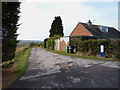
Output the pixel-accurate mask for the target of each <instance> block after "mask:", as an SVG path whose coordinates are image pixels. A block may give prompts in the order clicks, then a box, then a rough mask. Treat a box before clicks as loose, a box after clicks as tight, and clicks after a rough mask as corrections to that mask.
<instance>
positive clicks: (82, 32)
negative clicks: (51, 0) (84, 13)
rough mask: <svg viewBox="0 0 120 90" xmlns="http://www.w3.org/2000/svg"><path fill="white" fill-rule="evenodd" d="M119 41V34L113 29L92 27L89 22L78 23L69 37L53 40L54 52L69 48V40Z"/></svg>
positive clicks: (101, 26) (100, 26) (99, 26)
mask: <svg viewBox="0 0 120 90" xmlns="http://www.w3.org/2000/svg"><path fill="white" fill-rule="evenodd" d="M107 38H109V39H111V38H118V39H120V32H119V31H118V30H116V29H115V28H114V27H108V26H103V25H94V24H92V22H91V21H90V20H89V21H88V22H87V23H82V22H79V23H78V24H77V26H76V27H75V28H74V30H73V31H72V32H71V34H70V36H66V37H60V38H59V39H56V40H55V45H54V50H57V51H65V50H66V46H69V41H70V40H75V39H83V40H89V39H107Z"/></svg>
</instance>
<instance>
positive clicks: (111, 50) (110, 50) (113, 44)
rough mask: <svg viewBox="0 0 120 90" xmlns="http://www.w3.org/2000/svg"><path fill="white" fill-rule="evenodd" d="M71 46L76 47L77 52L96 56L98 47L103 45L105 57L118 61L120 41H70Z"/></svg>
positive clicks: (98, 51)
mask: <svg viewBox="0 0 120 90" xmlns="http://www.w3.org/2000/svg"><path fill="white" fill-rule="evenodd" d="M70 45H71V46H76V47H77V51H78V52H83V53H87V54H88V55H94V56H97V55H99V54H100V45H104V47H105V48H104V51H105V57H107V58H117V59H120V40H71V41H70Z"/></svg>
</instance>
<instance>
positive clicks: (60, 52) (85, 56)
mask: <svg viewBox="0 0 120 90" xmlns="http://www.w3.org/2000/svg"><path fill="white" fill-rule="evenodd" d="M43 49H45V50H47V51H50V52H53V53H57V54H61V55H66V56H72V57H77V58H86V59H96V60H108V61H118V60H119V59H113V58H101V57H99V56H88V55H83V54H82V53H76V54H70V53H66V52H65V51H56V50H50V49H47V48H43Z"/></svg>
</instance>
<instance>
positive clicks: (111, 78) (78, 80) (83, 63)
mask: <svg viewBox="0 0 120 90" xmlns="http://www.w3.org/2000/svg"><path fill="white" fill-rule="evenodd" d="M119 68H120V67H118V62H117V61H102V60H89V59H83V58H75V57H71V56H64V55H59V54H55V53H52V52H49V51H46V50H44V49H41V48H32V50H31V53H30V57H29V60H28V64H27V69H26V71H25V73H24V75H23V76H22V77H21V78H20V79H19V80H18V81H16V82H15V83H14V84H13V85H12V86H11V88H118V79H119V78H118V70H119Z"/></svg>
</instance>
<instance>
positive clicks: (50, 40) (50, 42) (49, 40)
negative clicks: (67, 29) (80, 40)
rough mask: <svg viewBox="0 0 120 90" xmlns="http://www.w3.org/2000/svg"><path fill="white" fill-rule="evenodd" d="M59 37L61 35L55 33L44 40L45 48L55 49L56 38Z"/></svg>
mask: <svg viewBox="0 0 120 90" xmlns="http://www.w3.org/2000/svg"><path fill="white" fill-rule="evenodd" d="M58 38H60V35H54V36H53V37H50V38H46V39H45V40H44V48H48V49H52V50H54V45H55V39H58Z"/></svg>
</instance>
